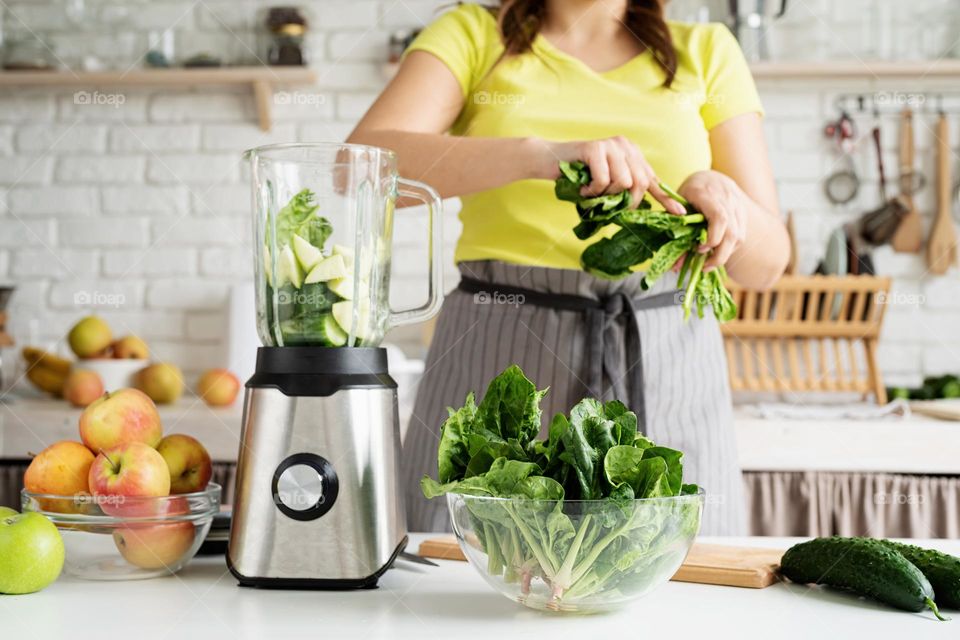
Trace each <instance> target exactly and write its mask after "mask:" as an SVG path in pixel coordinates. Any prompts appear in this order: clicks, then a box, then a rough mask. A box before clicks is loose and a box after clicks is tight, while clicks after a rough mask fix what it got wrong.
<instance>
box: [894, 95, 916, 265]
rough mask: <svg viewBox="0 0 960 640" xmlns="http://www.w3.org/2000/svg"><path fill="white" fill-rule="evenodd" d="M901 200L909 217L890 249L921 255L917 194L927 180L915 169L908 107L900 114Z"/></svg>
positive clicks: (906, 218) (901, 226) (906, 216)
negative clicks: (914, 198) (915, 201)
mask: <svg viewBox="0 0 960 640" xmlns="http://www.w3.org/2000/svg"><path fill="white" fill-rule="evenodd" d="M899 182H900V198H901V199H902V200H903V202H904V204H905V205H906V207H907V213H906V215H904V216H903V219H902V220H901V221H900V226H898V227H897V230H896V232H895V233H894V234H893V238H891V239H890V245H891V246H892V247H893V250H894V251H897V252H899V253H917V252H918V251H920V247H921V246H922V245H923V223H922V220H921V219H920V212H919V211H917V206H916V203H914V201H913V194H915V193H916V192H917V191H919V190H920V189H922V188H923V186H924V177H923V174H922V173H918V172H917V171H916V170H915V169H914V146H913V111H911V110H910V107H907V108H905V109H904V110H903V112H902V113H901V114H900V180H899Z"/></svg>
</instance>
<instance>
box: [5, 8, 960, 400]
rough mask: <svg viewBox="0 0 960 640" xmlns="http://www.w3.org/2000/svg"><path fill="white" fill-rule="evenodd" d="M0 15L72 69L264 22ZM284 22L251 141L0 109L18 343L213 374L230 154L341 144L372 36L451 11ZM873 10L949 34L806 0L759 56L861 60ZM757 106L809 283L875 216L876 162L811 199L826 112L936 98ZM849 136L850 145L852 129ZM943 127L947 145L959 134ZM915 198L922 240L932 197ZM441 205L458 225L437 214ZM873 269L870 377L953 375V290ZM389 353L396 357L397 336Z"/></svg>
mask: <svg viewBox="0 0 960 640" xmlns="http://www.w3.org/2000/svg"><path fill="white" fill-rule="evenodd" d="M4 4H5V7H6V9H5V11H4V20H3V24H4V25H5V28H6V37H7V39H8V40H10V39H16V38H21V37H27V36H29V34H30V33H31V32H34V33H37V34H40V35H41V36H42V37H44V38H45V39H47V41H48V42H50V43H51V45H52V46H53V47H54V49H55V51H56V52H57V55H58V56H59V58H60V59H61V60H62V62H63V63H64V64H66V65H68V66H73V67H77V66H78V64H79V60H80V58H81V56H82V55H83V54H84V53H88V52H91V51H92V52H96V53H98V54H99V55H101V57H102V58H103V59H104V61H105V62H106V63H108V64H113V65H115V66H119V67H122V68H126V67H127V66H128V65H129V60H130V59H132V58H136V57H138V56H140V55H142V54H143V52H144V51H145V49H146V46H147V42H148V34H149V33H150V32H154V31H158V30H163V29H167V28H170V29H172V30H173V31H174V32H175V34H176V38H177V50H178V53H180V54H184V55H186V54H189V53H193V52H195V51H198V50H202V49H204V48H206V49H209V50H214V51H217V52H220V53H223V54H224V55H225V56H226V57H227V58H228V60H229V61H231V62H250V61H251V60H252V59H253V58H254V55H253V52H254V51H255V50H256V48H257V42H258V39H257V37H256V36H255V35H254V31H253V26H254V24H255V23H256V21H257V19H254V18H252V17H251V16H254V15H255V14H256V12H257V11H262V8H263V6H265V5H266V3H264V2H259V1H257V0H204V1H203V2H193V1H192V0H162V1H160V2H145V1H140V0H137V1H134V0H128V1H125V2H124V1H122V0H98V1H97V2H87V3H86V5H87V7H88V9H89V11H90V12H91V14H90V15H91V18H90V22H89V23H88V24H87V25H86V26H80V27H78V26H77V25H75V24H72V23H70V22H69V21H68V20H67V19H66V17H65V16H66V7H67V3H66V2H65V1H64V0H7V2H6V3H4ZM299 4H300V5H302V6H304V7H306V9H307V11H308V12H309V15H310V17H311V22H312V28H311V33H310V36H309V44H310V47H311V53H312V58H313V66H314V67H315V68H316V70H317V72H318V76H319V81H318V84H317V86H316V87H312V88H296V89H290V90H289V91H286V92H284V93H281V94H278V96H277V100H276V101H275V104H274V108H273V112H274V113H273V116H274V128H273V131H272V132H270V133H269V134H264V133H262V132H260V131H259V129H258V128H257V126H256V124H255V112H254V107H253V102H252V99H251V97H250V96H249V95H248V92H246V91H242V90H181V89H176V90H170V89H167V90H158V89H144V90H137V91H125V92H123V93H122V94H120V93H104V94H103V95H102V96H100V102H101V103H100V104H78V100H77V99H76V97H75V95H74V92H73V91H57V90H46V89H31V90H16V91H14V90H4V91H3V92H0V280H6V281H12V282H14V283H16V284H17V286H18V292H17V294H16V296H15V298H14V301H13V305H12V308H11V315H12V318H13V322H12V324H13V329H14V332H15V333H16V334H17V338H19V339H20V340H21V341H27V340H28V339H34V340H41V341H44V342H48V343H51V344H54V343H57V342H60V343H61V344H62V339H63V335H64V333H65V332H66V331H67V330H68V329H69V327H70V325H71V323H72V322H73V320H74V319H75V318H76V317H77V316H78V315H79V314H81V313H83V312H84V311H86V310H87V309H90V308H96V310H97V312H98V313H101V314H103V315H104V316H105V317H107V318H108V320H110V321H111V322H113V323H115V325H116V330H117V332H120V333H122V332H128V331H135V332H139V333H141V334H142V335H143V336H144V337H145V338H146V339H147V340H148V341H150V342H151V345H152V346H153V348H154V350H155V352H156V355H157V357H162V358H171V359H174V360H176V361H178V362H179V363H180V364H181V365H182V366H183V367H184V368H185V369H187V370H189V371H197V370H199V369H201V368H204V367H207V366H212V365H215V364H218V363H220V361H221V359H222V349H221V347H222V346H223V345H222V344H221V340H222V339H223V322H224V320H223V316H222V314H221V313H220V312H221V311H222V309H223V307H224V305H225V301H226V297H227V295H228V291H229V287H230V285H231V284H233V283H236V282H243V281H245V280H248V279H249V277H250V272H251V263H252V261H251V259H250V247H249V229H248V221H247V214H248V210H249V191H248V189H249V187H248V185H247V183H246V180H245V178H244V176H245V172H244V170H243V167H242V161H241V159H240V152H241V151H242V150H243V149H244V148H247V147H249V146H252V145H256V144H262V143H264V142H269V141H286V140H304V141H310V140H314V141H316V140H340V139H343V138H344V137H345V136H346V135H347V133H348V132H349V131H350V129H351V128H352V126H353V124H354V123H355V122H356V120H357V119H358V118H359V117H360V116H361V115H362V114H363V112H364V110H365V109H366V108H367V107H368V105H369V104H370V103H371V101H372V100H373V99H374V98H375V97H376V94H377V92H378V91H379V89H380V88H381V87H382V86H383V83H384V81H383V78H382V77H381V63H382V61H383V58H384V56H385V51H386V40H387V37H388V34H389V33H390V32H391V31H393V30H394V29H397V28H401V27H411V26H418V25H421V24H423V23H424V22H426V21H429V20H430V19H431V18H432V17H433V16H434V15H435V11H436V10H437V8H438V7H441V6H444V5H449V4H450V3H448V2H446V1H445V0H423V1H421V0H417V1H413V0H403V1H400V2H393V1H392V0H380V1H365V0H360V1H347V0H306V1H303V2H300V3H299ZM690 4H691V3H690V2H687V1H678V2H676V3H675V4H674V10H675V11H682V10H687V9H685V7H689V5H690ZM693 4H697V3H693ZM712 4H714V5H717V4H719V5H725V4H726V3H717V2H713V3H712ZM880 4H886V5H890V6H892V7H893V8H894V10H895V13H891V15H893V16H894V18H895V24H894V27H895V29H894V30H895V33H894V35H893V36H892V37H893V40H894V45H897V43H898V42H899V41H901V40H903V34H906V33H914V32H916V31H917V29H918V28H919V27H921V26H924V25H925V26H927V27H930V26H931V25H938V29H939V31H938V32H937V33H936V34H934V33H933V31H931V30H930V29H928V30H927V31H926V32H925V33H928V34H930V37H929V38H927V39H926V40H925V44H924V47H925V48H930V47H932V46H940V47H941V48H942V49H944V50H945V49H948V48H950V47H949V46H947V45H949V44H950V38H951V37H952V38H953V39H954V40H955V39H956V38H957V37H958V36H960V32H958V31H957V30H956V28H955V26H956V24H957V23H958V15H957V14H958V12H957V11H956V9H955V7H954V5H953V4H951V3H950V2H947V1H946V0H920V1H917V2H913V3H910V5H909V6H910V11H909V12H908V13H906V14H903V12H902V11H901V10H900V9H899V8H898V7H897V5H898V4H903V3H891V1H890V0H877V2H876V3H875V2H856V3H853V2H833V3H831V2H826V1H825V0H816V1H814V0H807V2H804V3H802V4H801V5H797V6H796V8H794V9H792V10H791V13H790V14H789V15H788V19H787V20H786V21H784V22H783V23H782V24H781V25H779V26H778V30H777V31H776V33H777V34H778V37H780V38H782V39H781V41H780V43H779V44H780V45H781V46H780V47H779V48H777V51H778V52H779V53H781V54H782V55H785V56H786V57H797V56H799V55H805V56H809V57H810V58H814V59H824V58H830V57H836V56H839V55H845V56H847V57H849V56H853V55H868V54H869V53H870V52H871V51H875V50H877V46H878V44H877V42H876V40H877V38H872V37H869V36H871V33H872V32H871V31H870V30H871V29H872V28H873V27H872V26H871V25H873V24H875V23H874V22H871V21H873V20H876V17H875V16H874V13H871V12H870V11H866V10H865V7H870V8H874V7H875V6H879V5H880ZM941 32H943V33H941ZM116 34H122V37H119V36H117V35H116ZM898 34H899V35H898ZM951 34H952V35H951ZM874 35H876V34H874ZM934 36H935V37H934ZM934 39H939V40H937V42H933V40H934ZM940 40H942V41H944V42H946V45H944V44H943V42H940ZM790 43H794V44H795V46H794V45H791V44H790ZM841 45H842V46H841ZM791 47H793V48H791ZM896 48H897V47H896V46H894V49H896ZM923 53H924V55H930V54H931V52H929V51H926V49H925V51H924V52H923ZM934 53H935V52H934ZM760 88H761V93H762V97H763V100H764V104H765V106H766V109H767V112H768V117H767V120H766V123H765V126H766V130H767V133H768V141H769V145H770V153H771V159H772V162H773V166H774V168H775V170H776V174H777V177H778V181H779V186H780V197H781V201H782V204H783V207H784V209H790V210H793V211H794V212H795V214H796V216H797V225H798V235H799V239H800V246H801V260H800V262H801V266H802V269H803V270H804V271H810V270H812V269H813V268H814V266H815V264H816V262H817V260H818V259H819V256H820V253H821V251H822V249H821V246H822V244H823V241H824V239H825V237H826V235H827V234H828V233H829V232H830V231H831V230H832V229H833V228H835V227H836V226H837V225H839V224H841V223H843V222H846V221H848V220H850V219H852V218H853V217H855V216H856V215H858V214H859V213H860V212H861V211H863V210H865V209H866V208H869V207H871V206H874V205H875V204H877V198H878V197H877V196H876V188H875V185H876V178H875V170H874V164H875V163H874V159H873V156H872V155H871V153H870V149H869V146H868V145H866V144H862V145H860V146H859V148H858V150H857V154H856V162H857V167H858V170H859V171H861V172H862V175H863V176H864V186H863V189H862V191H861V196H860V197H859V198H858V199H857V201H856V202H854V203H852V204H850V205H847V206H844V207H834V206H831V205H830V204H829V203H828V202H827V201H826V200H825V198H824V196H823V193H822V188H821V179H822V177H823V176H824V175H825V173H827V172H829V171H830V170H831V168H832V167H833V166H834V164H835V161H836V157H835V155H834V154H833V152H832V150H831V149H830V147H829V145H827V144H826V143H825V142H824V140H823V139H822V136H821V130H822V126H823V124H824V122H825V120H826V119H827V118H828V117H830V116H832V115H834V110H833V106H832V105H833V98H834V96H835V95H836V94H837V93H839V92H859V91H865V92H869V91H875V90H880V91H901V92H922V91H932V92H935V91H936V90H938V89H942V88H947V89H949V88H950V87H949V86H948V85H947V84H945V83H942V82H941V83H939V84H938V82H936V81H932V80H927V79H923V78H916V79H913V80H912V81H911V82H910V83H909V84H908V85H895V84H890V83H884V82H879V81H866V80H864V81H861V82H856V81H845V82H820V83H811V82H806V83H799V84H798V83H794V82H788V81H783V80H779V81H766V82H764V83H762V84H761V87H760ZM104 91H105V90H104ZM118 102H122V104H117V103H118ZM929 106H930V105H928V107H929ZM955 106H960V103H958V104H957V105H955ZM859 120H860V123H861V125H862V129H863V130H864V131H866V130H867V129H868V128H869V126H870V124H871V117H870V115H869V114H864V115H863V116H861V117H859ZM882 123H883V125H884V127H885V134H884V146H885V148H886V152H887V156H888V158H887V160H888V167H890V169H889V170H890V172H891V173H895V169H894V167H895V166H896V161H895V158H896V156H895V153H896V141H897V134H896V116H895V115H891V116H885V117H884V118H883V119H882ZM932 124H933V121H932V118H931V117H930V116H926V115H924V116H919V117H918V118H917V148H918V150H919V152H920V159H919V166H920V167H921V168H922V169H923V170H925V171H928V172H929V170H930V169H931V167H932V156H931V151H930V150H931V148H932V146H933V145H932V143H931V140H932V136H933V131H932V128H931V127H932ZM952 124H953V129H954V133H953V140H954V141H955V142H954V146H957V145H958V144H960V121H954V122H953V123H952ZM917 199H918V202H919V204H920V206H921V208H922V210H923V212H924V218H925V223H926V224H929V220H930V212H931V210H932V207H933V194H932V190H931V189H929V188H928V189H926V190H925V191H924V192H923V193H921V194H919V196H918V198H917ZM448 204H449V205H450V207H449V208H451V209H454V210H455V209H456V203H455V202H452V203H448ZM447 223H448V224H447V225H446V233H445V236H446V238H447V240H446V243H445V248H444V253H445V260H446V263H447V266H446V271H447V278H448V282H447V285H448V286H451V285H452V283H453V282H454V278H455V273H454V269H453V267H452V246H453V243H454V241H455V238H456V236H457V233H458V229H459V224H458V223H457V222H456V220H455V219H454V217H453V215H450V212H448V217H447ZM424 234H425V227H424V224H423V214H422V212H419V213H417V212H404V217H403V222H402V224H400V223H398V225H397V238H396V245H397V249H396V255H395V257H394V265H395V273H396V276H397V277H396V282H395V289H396V291H395V292H394V296H393V297H394V300H395V301H398V302H399V301H409V300H410V299H411V298H412V297H416V296H418V295H422V293H423V283H422V274H423V273H424V263H425V257H424V256H423V249H422V247H423V244H422V242H421V240H420V238H421V237H422V236H423V235H424ZM875 258H876V261H877V264H878V266H879V269H880V271H881V272H883V273H889V274H891V275H893V276H895V278H896V285H895V288H896V295H894V296H892V300H893V303H892V304H891V307H890V309H889V313H888V316H887V326H886V328H885V330H884V339H883V342H882V348H881V356H880V357H881V363H882V366H883V368H884V370H885V373H886V374H887V377H888V379H890V380H891V381H898V380H902V381H906V382H910V381H913V380H915V379H916V378H917V377H919V376H920V375H922V374H924V373H934V372H939V371H944V370H957V369H960V334H958V333H957V332H956V330H955V328H956V327H957V326H958V325H960V277H958V274H957V272H956V271H953V272H951V273H950V274H948V275H947V276H944V277H931V276H929V275H927V274H926V273H925V270H924V266H923V261H922V259H920V258H919V257H916V256H903V255H897V254H894V253H892V252H891V251H889V250H881V251H878V252H877V253H876V255H875ZM407 336H408V337H409V338H410V340H413V339H414V336H415V332H410V333H408V334H407ZM401 338H402V336H401Z"/></svg>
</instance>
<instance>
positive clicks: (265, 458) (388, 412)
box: [227, 378, 407, 588]
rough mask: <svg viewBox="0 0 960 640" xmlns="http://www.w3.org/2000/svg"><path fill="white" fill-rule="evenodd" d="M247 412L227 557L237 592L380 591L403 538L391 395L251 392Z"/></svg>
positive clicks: (388, 391) (379, 390)
mask: <svg viewBox="0 0 960 640" xmlns="http://www.w3.org/2000/svg"><path fill="white" fill-rule="evenodd" d="M388 379H389V378H388ZM391 382H392V381H391ZM243 414H244V416H243V433H242V436H241V449H240V456H239V459H238V464H237V488H236V497H235V500H234V507H233V524H232V527H231V534H230V545H229V548H228V552H227V563H228V566H229V567H230V571H231V572H232V573H233V574H234V576H236V578H237V580H238V581H239V582H240V584H241V585H248V586H262V587H281V588H282V587H292V588H369V587H373V586H376V582H377V579H378V578H379V576H380V575H381V574H382V573H383V572H384V571H386V569H387V568H389V566H390V565H391V564H392V562H393V560H394V559H395V557H396V555H397V554H398V553H399V552H400V551H402V550H403V548H404V546H405V545H406V540H407V539H406V521H405V515H404V510H403V505H402V502H401V500H400V492H399V489H398V483H397V478H398V464H399V460H398V459H399V451H400V434H399V427H398V424H399V423H398V416H397V394H396V389H395V388H391V387H386V386H378V385H372V386H367V387H360V388H350V387H348V388H344V389H341V390H339V391H336V392H334V393H332V394H331V395H328V396H288V395H285V394H284V393H283V392H282V391H280V390H279V389H277V388H272V387H248V389H247V391H246V396H245V400H244V412H243Z"/></svg>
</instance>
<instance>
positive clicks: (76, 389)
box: [63, 369, 103, 407]
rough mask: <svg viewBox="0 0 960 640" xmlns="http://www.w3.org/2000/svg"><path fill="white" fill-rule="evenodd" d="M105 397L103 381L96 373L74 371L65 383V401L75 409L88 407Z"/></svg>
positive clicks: (81, 370)
mask: <svg viewBox="0 0 960 640" xmlns="http://www.w3.org/2000/svg"><path fill="white" fill-rule="evenodd" d="M102 395H103V381H102V380H101V379H100V375H99V374H97V372H96V371H87V370H86V369H74V370H73V371H71V372H70V374H69V375H67V379H66V380H64V382H63V399H64V400H66V401H67V402H69V403H70V404H72V405H73V406H75V407H86V406H87V405H89V404H90V403H92V402H94V401H96V400H97V398H99V397H100V396H102Z"/></svg>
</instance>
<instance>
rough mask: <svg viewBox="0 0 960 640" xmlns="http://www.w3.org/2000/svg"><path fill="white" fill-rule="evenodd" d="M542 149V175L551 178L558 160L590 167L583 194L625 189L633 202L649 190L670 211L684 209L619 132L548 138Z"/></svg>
mask: <svg viewBox="0 0 960 640" xmlns="http://www.w3.org/2000/svg"><path fill="white" fill-rule="evenodd" d="M546 150H547V152H548V153H547V155H546V156H545V161H546V162H547V165H545V170H544V177H546V178H547V179H555V178H556V177H557V176H558V175H559V171H558V169H557V163H558V162H560V161H567V162H572V161H574V160H580V161H582V162H584V163H586V164H587V166H589V167H590V176H591V177H592V179H593V181H592V182H591V183H590V184H588V185H587V186H585V187H583V189H582V194H583V195H585V196H598V195H601V194H604V193H620V192H621V191H629V192H630V198H631V202H633V203H634V204H636V203H639V202H640V200H642V199H643V196H644V194H645V193H646V192H649V193H650V195H652V196H653V197H654V198H655V199H656V200H657V201H658V202H659V203H660V204H662V205H663V206H664V208H666V210H667V211H669V212H670V213H675V214H677V215H682V214H684V213H686V211H685V210H684V208H683V205H681V204H680V203H679V202H677V201H676V200H674V199H673V198H671V197H670V196H668V195H667V194H666V193H665V192H664V191H663V190H662V189H661V188H660V186H659V182H660V181H659V180H657V174H656V173H654V171H653V167H651V166H650V163H649V162H647V159H646V158H644V157H643V153H642V152H641V151H640V149H638V148H637V146H636V145H635V144H633V143H632V142H630V141H629V140H627V139H626V138H624V137H623V136H616V137H613V138H606V139H604V140H588V141H580V142H549V143H547V149H546Z"/></svg>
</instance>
